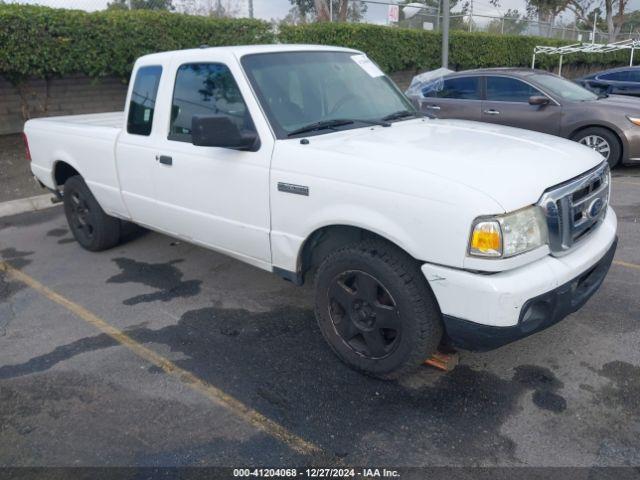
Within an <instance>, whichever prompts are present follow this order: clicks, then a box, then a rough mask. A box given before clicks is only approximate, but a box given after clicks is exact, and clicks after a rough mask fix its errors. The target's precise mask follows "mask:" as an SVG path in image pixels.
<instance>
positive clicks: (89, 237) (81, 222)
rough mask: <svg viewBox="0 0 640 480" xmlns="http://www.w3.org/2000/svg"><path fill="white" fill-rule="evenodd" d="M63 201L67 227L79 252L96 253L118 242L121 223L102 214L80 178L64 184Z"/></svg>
mask: <svg viewBox="0 0 640 480" xmlns="http://www.w3.org/2000/svg"><path fill="white" fill-rule="evenodd" d="M62 198H63V201H64V213H65V215H66V217H67V223H68V224H69V228H70V229H71V233H73V236H74V238H75V239H76V241H77V242H78V243H79V244H80V246H82V248H84V249H86V250H90V251H92V252H99V251H101V250H107V249H109V248H111V247H115V246H116V245H117V244H118V243H119V242H120V228H121V223H120V220H119V219H117V218H114V217H110V216H109V215H107V214H106V213H104V210H102V207H100V204H98V202H97V200H96V199H95V197H94V196H93V194H92V193H91V190H89V187H87V184H86V183H85V182H84V180H83V179H82V177H80V176H78V175H76V176H73V177H71V178H69V179H68V180H67V181H66V182H65V184H64V192H63V197H62Z"/></svg>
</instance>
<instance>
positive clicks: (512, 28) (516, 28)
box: [487, 9, 529, 35]
mask: <svg viewBox="0 0 640 480" xmlns="http://www.w3.org/2000/svg"><path fill="white" fill-rule="evenodd" d="M528 25H529V21H528V19H527V16H526V15H522V14H521V13H520V12H519V11H518V10H517V9H515V10H512V9H509V10H507V12H506V13H505V14H504V15H503V16H502V18H499V19H498V18H496V19H493V20H491V21H490V22H489V24H488V25H487V31H488V32H491V33H504V34H507V35H520V34H522V33H524V31H525V30H526V29H527V27H528Z"/></svg>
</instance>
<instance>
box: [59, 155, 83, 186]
mask: <svg viewBox="0 0 640 480" xmlns="http://www.w3.org/2000/svg"><path fill="white" fill-rule="evenodd" d="M51 175H52V177H53V183H54V185H55V187H56V188H61V187H62V186H63V185H64V184H65V182H66V181H67V180H68V179H69V178H71V177H73V176H75V175H80V176H82V174H81V173H80V171H79V170H78V169H77V168H76V167H75V166H74V165H73V164H72V163H71V162H69V161H67V160H55V161H54V162H53V166H52V169H51Z"/></svg>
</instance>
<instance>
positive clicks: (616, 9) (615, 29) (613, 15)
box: [569, 0, 629, 42]
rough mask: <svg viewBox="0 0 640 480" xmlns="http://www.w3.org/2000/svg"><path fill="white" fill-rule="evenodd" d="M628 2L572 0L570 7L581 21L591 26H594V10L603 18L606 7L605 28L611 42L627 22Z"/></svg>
mask: <svg viewBox="0 0 640 480" xmlns="http://www.w3.org/2000/svg"><path fill="white" fill-rule="evenodd" d="M628 4H629V0H596V1H595V2H594V0H571V1H570V4H569V8H570V10H572V11H573V12H574V13H575V15H576V18H577V19H579V21H581V22H583V23H585V24H587V25H590V28H593V22H594V12H595V11H598V13H600V15H598V18H599V19H602V14H601V13H602V10H603V9H604V19H603V20H604V28H603V30H606V31H607V35H608V37H609V42H615V41H616V38H617V37H618V35H619V34H620V31H621V29H622V28H623V26H624V24H625V21H626V18H627V6H628ZM594 7H595V8H594ZM596 27H597V25H596ZM625 30H626V29H625Z"/></svg>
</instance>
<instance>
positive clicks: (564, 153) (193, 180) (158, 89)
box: [25, 45, 617, 378]
mask: <svg viewBox="0 0 640 480" xmlns="http://www.w3.org/2000/svg"><path fill="white" fill-rule="evenodd" d="M25 135H26V137H25V138H26V141H27V148H28V154H29V151H30V158H32V162H31V168H32V171H33V173H34V174H35V176H36V177H37V178H38V179H39V181H40V182H41V183H42V184H43V185H44V186H46V187H47V188H49V189H51V190H53V191H54V192H55V193H56V194H57V195H58V196H59V197H61V198H62V199H63V201H64V208H65V213H66V216H67V219H68V222H69V226H70V228H71V230H72V232H73V234H74V236H75V238H76V240H77V241H78V242H79V243H80V245H81V246H83V247H84V248H86V249H88V250H94V251H95V250H103V249H107V248H109V247H113V246H114V245H116V244H117V243H118V241H119V237H120V229H121V225H122V222H123V221H130V222H135V223H137V224H140V225H143V226H145V227H148V228H150V229H153V230H157V231H159V232H163V233H166V234H168V235H171V236H174V237H178V238H181V239H183V240H186V241H188V242H193V243H195V244H198V245H202V246H204V247H206V248H210V249H213V250H216V251H219V252H222V253H225V254H227V255H230V256H232V257H235V258H237V259H240V260H242V261H244V262H247V263H250V264H252V265H255V266H256V267H259V268H262V269H265V270H268V271H271V272H273V273H275V274H277V275H279V276H281V277H283V278H285V279H287V280H290V281H292V282H294V283H296V284H302V283H303V281H304V279H305V277H308V276H309V273H310V272H313V273H314V274H315V292H316V293H315V295H316V316H317V319H318V323H319V325H320V329H321V331H322V333H323V335H324V336H325V338H326V340H327V342H328V343H329V344H330V345H331V347H332V348H333V350H334V351H335V352H336V353H337V355H338V356H339V357H340V358H341V359H342V360H343V361H345V362H346V363H347V364H349V365H350V366H352V367H354V368H356V369H359V370H360V371H363V372H366V373H369V374H372V375H376V376H379V377H383V378H390V377H395V376H398V375H399V374H402V373H404V372H407V371H408V370H410V369H412V368H414V367H416V366H417V365H419V364H420V363H422V362H423V361H424V360H425V359H426V358H428V357H429V356H430V355H431V354H432V353H433V352H434V351H435V350H436V349H437V348H438V347H439V345H440V344H443V343H449V344H452V345H457V346H459V347H461V348H464V349H477V350H486V349H491V348H496V347H498V346H500V345H503V344H505V343H508V342H511V341H513V340H516V339H519V338H522V337H525V336H527V335H529V334H531V333H533V332H536V331H539V330H542V329H544V328H546V327H548V326H550V325H552V324H554V323H556V322H558V321H559V320H561V319H562V318H564V317H565V316H567V315H568V314H570V313H571V312H574V311H576V310H577V309H579V308H580V307H581V306H582V305H583V304H584V303H585V302H586V301H587V300H588V298H589V297H591V295H592V294H593V293H594V292H595V291H596V290H597V289H598V287H599V286H600V284H601V283H602V281H603V279H604V277H605V276H606V274H607V271H608V269H609V266H610V264H611V262H612V259H613V255H614V252H615V248H616V243H617V237H616V225H617V220H616V216H615V213H614V212H613V210H612V209H611V208H610V207H609V193H610V176H609V169H608V167H607V163H606V162H605V161H604V160H603V158H602V157H601V156H600V155H599V154H598V153H596V152H594V151H592V150H590V149H588V148H586V147H584V146H582V145H579V144H577V143H574V142H571V141H569V140H564V139H560V138H557V137H553V136H549V135H544V134H539V133H534V132H529V131H524V130H518V129H514V128H509V127H502V126H497V125H489V124H482V123H476V122H469V121H459V120H438V119H432V118H426V117H424V116H422V115H421V114H419V113H418V112H416V111H415V110H414V108H413V107H412V105H411V103H410V102H409V101H408V100H407V99H406V97H404V95H403V94H402V93H401V92H400V91H399V90H398V88H397V87H396V86H395V85H394V84H393V82H392V81H391V80H390V79H389V78H388V77H386V76H385V75H384V74H383V73H382V72H381V71H380V69H379V68H378V67H377V66H376V64H375V63H373V62H372V61H370V60H369V59H368V58H367V57H366V55H364V54H363V53H362V52H359V51H356V50H350V49H346V48H338V47H321V46H305V45H271V46H243V47H224V48H200V49H194V50H185V51H176V52H164V53H158V54H153V55H147V56H144V57H142V58H140V59H138V61H137V62H136V63H135V66H134V69H133V74H132V80H131V82H130V87H129V92H128V96H127V110H126V111H125V112H124V113H122V112H118V113H108V114H96V115H79V116H69V117H58V118H43V119H36V120H30V121H28V122H27V123H26V126H25Z"/></svg>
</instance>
